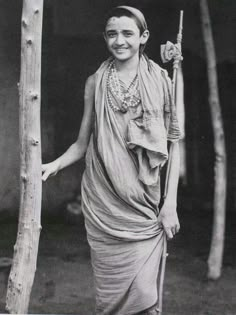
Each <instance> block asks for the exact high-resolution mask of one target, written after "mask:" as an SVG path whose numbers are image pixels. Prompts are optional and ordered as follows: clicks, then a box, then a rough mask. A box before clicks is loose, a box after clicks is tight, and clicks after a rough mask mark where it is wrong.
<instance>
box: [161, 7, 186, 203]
mask: <svg viewBox="0 0 236 315" xmlns="http://www.w3.org/2000/svg"><path fill="white" fill-rule="evenodd" d="M183 14H184V12H183V11H182V10H181V11H180V19H179V32H178V34H177V43H176V44H172V43H171V42H169V41H168V42H167V43H166V44H165V45H161V58H162V61H163V62H164V63H166V62H169V61H170V60H172V59H173V60H174V62H173V76H172V89H171V97H172V102H174V103H176V93H175V90H176V78H177V71H178V68H179V62H180V61H181V60H183V57H182V49H181V43H182V32H183ZM172 152H173V145H172V144H171V145H170V150H169V159H168V163H167V170H166V179H165V189H164V195H163V197H164V198H165V197H166V194H167V188H168V185H169V176H170V169H171V159H172V154H173V153H172Z"/></svg>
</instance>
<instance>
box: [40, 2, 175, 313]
mask: <svg viewBox="0 0 236 315" xmlns="http://www.w3.org/2000/svg"><path fill="white" fill-rule="evenodd" d="M104 38H105V41H106V44H107V48H108V50H109V51H110V53H111V57H110V58H109V59H108V60H106V61H105V62H104V63H102V65H101V66H100V68H99V69H98V70H97V72H96V73H95V74H93V75H91V76H90V77H89V78H88V79H87V82H86V86H85V94H84V115H83V120H82V124H81V128H80V131H79V136H78V139H77V141H76V142H75V143H74V144H72V145H71V146H70V148H69V149H68V150H67V151H66V152H65V153H64V154H63V155H62V156H60V157H59V158H58V159H56V160H55V161H53V162H51V163H48V164H44V165H43V166H42V172H43V175H42V179H43V180H46V179H47V178H48V176H50V175H55V174H56V173H57V172H58V171H59V170H61V169H63V168H65V167H67V166H69V165H71V164H72V163H74V162H76V161H78V160H79V159H81V158H82V157H83V156H84V155H85V153H86V169H85V172H84V175H83V180H82V184H81V191H82V207H83V214H84V217H85V225H86V231H87V238H88V242H89V245H90V248H91V258H92V266H93V272H94V278H95V290H96V314H97V315H98V314H99V315H100V314H103V315H105V314H106V315H131V314H132V315H134V314H159V311H160V309H159V306H160V305H159V304H160V297H158V296H159V295H160V294H158V290H159V282H160V280H159V279H160V272H161V269H162V262H161V261H162V255H163V250H164V246H165V240H166V236H167V238H168V239H171V238H173V236H174V235H175V234H176V233H177V232H178V231H179V228H180V225H179V221H178V216H177V212H176V196H177V185H178V171H179V153H178V143H177V140H178V139H179V136H180V134H179V129H178V124H177V120H176V115H175V108H174V104H173V102H172V99H171V95H170V80H169V78H168V76H167V73H166V71H165V70H163V69H161V68H160V67H159V66H158V65H157V64H156V63H154V62H153V61H151V60H149V59H148V58H147V56H145V55H144V54H143V51H144V47H145V45H146V43H147V41H148V38H149V31H148V29H147V24H146V21H145V18H144V16H143V14H142V13H141V12H140V11H139V10H137V9H135V8H133V7H128V6H120V7H117V8H115V9H113V10H112V12H111V13H110V15H109V16H108V19H107V23H106V26H105V31H104ZM168 141H172V142H173V155H172V161H171V167H170V180H169V185H168V187H167V195H166V198H165V200H164V204H163V206H162V208H161V211H160V212H159V208H158V205H159V201H160V170H161V168H162V166H163V165H164V163H165V162H166V160H167V159H168V150H167V142H168Z"/></svg>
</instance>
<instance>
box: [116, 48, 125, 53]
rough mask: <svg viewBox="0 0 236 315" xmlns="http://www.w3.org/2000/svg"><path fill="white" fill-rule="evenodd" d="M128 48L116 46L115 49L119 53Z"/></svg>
mask: <svg viewBox="0 0 236 315" xmlns="http://www.w3.org/2000/svg"><path fill="white" fill-rule="evenodd" d="M126 50H127V48H115V51H116V52H117V53H122V52H125V51H126Z"/></svg>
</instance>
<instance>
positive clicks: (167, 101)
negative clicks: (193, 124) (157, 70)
mask: <svg viewBox="0 0 236 315" xmlns="http://www.w3.org/2000/svg"><path fill="white" fill-rule="evenodd" d="M162 78H163V89H164V108H163V115H164V124H165V128H166V131H167V140H168V141H171V142H176V141H178V140H179V139H181V132H180V128H179V123H178V118H177V113H176V105H175V102H174V99H173V97H172V92H171V87H172V83H171V80H170V78H169V76H168V74H167V71H166V70H162Z"/></svg>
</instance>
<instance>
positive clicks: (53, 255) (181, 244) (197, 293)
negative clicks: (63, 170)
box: [0, 209, 236, 315]
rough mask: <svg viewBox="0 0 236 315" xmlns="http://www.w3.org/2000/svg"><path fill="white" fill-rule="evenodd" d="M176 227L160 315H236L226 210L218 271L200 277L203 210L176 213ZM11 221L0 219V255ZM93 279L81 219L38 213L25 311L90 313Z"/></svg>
mask: <svg viewBox="0 0 236 315" xmlns="http://www.w3.org/2000/svg"><path fill="white" fill-rule="evenodd" d="M180 217H181V225H182V228H181V233H179V235H178V236H177V237H176V239H175V240H173V241H171V242H169V245H168V247H169V248H168V252H169V256H168V261H167V270H166V277H165V285H164V302H163V303H164V309H163V315H190V314H191V315H236V253H235V250H234V249H235V245H236V238H235V225H234V224H233V222H234V221H233V216H231V215H228V220H227V234H226V248H225V255H224V267H223V274H222V277H221V278H220V280H218V281H216V282H212V281H207V280H206V272H207V265H206V261H207V255H208V251H209V245H210V234H211V231H210V230H209V228H208V227H209V226H211V220H212V218H211V215H210V212H209V211H208V210H199V209H195V210H193V209H192V210H188V211H184V212H183V211H182V212H181V213H180ZM16 229H17V224H16V222H12V221H11V222H9V221H3V222H1V223H0V249H1V251H0V257H11V256H12V250H13V245H14V243H15V237H16ZM6 281H7V277H6V274H4V272H3V271H0V313H4V305H5V295H6ZM93 308H94V295H93V280H92V270H91V265H90V256H89V248H88V245H87V241H86V235H85V229H84V224H83V219H82V217H80V219H76V220H71V219H68V218H66V216H62V217H61V218H60V219H57V220H55V219H53V220H52V219H51V220H48V219H44V220H43V229H42V232H41V238H40V247H39V257H38V266H37V272H36V277H35V282H34V287H33V290H32V295H31V302H30V308H29V313H31V314H78V315H92V314H94V313H93Z"/></svg>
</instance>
